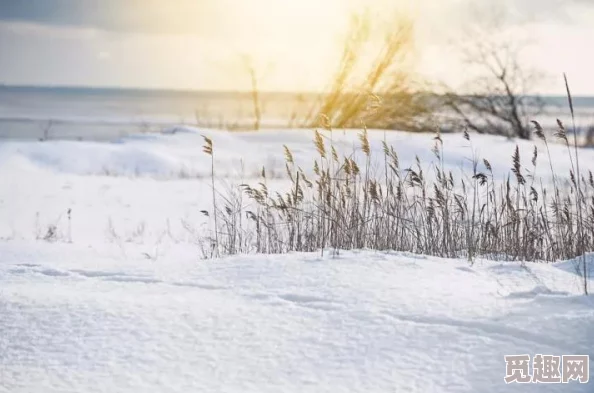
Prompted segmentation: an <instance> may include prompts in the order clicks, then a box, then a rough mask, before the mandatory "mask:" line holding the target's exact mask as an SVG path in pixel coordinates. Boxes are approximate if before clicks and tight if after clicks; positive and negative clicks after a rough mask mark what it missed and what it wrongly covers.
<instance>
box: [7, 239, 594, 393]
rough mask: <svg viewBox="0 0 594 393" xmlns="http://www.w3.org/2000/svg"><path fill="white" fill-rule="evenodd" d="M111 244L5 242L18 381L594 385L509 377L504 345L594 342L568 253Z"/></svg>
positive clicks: (588, 350) (36, 384)
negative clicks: (460, 257) (149, 252)
mask: <svg viewBox="0 0 594 393" xmlns="http://www.w3.org/2000/svg"><path fill="white" fill-rule="evenodd" d="M110 253H111V251H108V250H105V249H97V250H94V249H90V248H86V247H76V246H74V245H66V244H62V245H61V244H42V243H34V244H32V243H26V244H23V243H19V242H8V243H0V288H2V292H1V293H2V296H1V297H0V299H1V300H0V314H1V315H2V318H1V319H0V348H1V349H2V351H0V381H1V383H0V385H1V386H2V387H3V388H4V389H6V390H7V391H11V392H13V391H14V392H16V391H44V392H63V391H79V392H81V391H84V392H114V391H117V392H139V391H142V392H164V391H166V392H189V391H205V392H206V391H217V392H279V391H282V392H394V391H398V392H400V391H409V392H423V393H426V392H509V391H512V392H513V391H518V392H519V391H521V392H543V391H546V392H589V391H591V387H590V386H588V385H581V384H578V383H571V384H566V385H542V384H532V385H513V384H512V385H506V384H505V383H504V380H503V378H504V376H505V375H504V374H505V363H504V360H503V357H504V355H508V354H525V353H528V354H531V355H534V354H538V353H542V354H555V355H562V354H589V355H594V351H593V347H592V342H593V340H594V330H592V329H591V326H592V324H593V323H594V302H593V301H592V299H591V298H589V297H583V296H579V286H576V285H575V281H574V276H573V275H572V274H570V273H568V272H565V271H564V270H562V269H559V268H557V267H555V266H553V265H536V264H535V265H530V266H529V267H528V268H526V267H522V266H521V265H519V264H516V263H503V264H502V263H491V262H478V263H477V264H475V265H474V266H473V267H470V266H468V264H467V263H465V262H463V261H457V260H444V259H437V258H426V257H419V256H410V255H404V254H398V253H396V254H389V253H373V252H343V253H341V254H340V255H338V256H326V257H323V258H321V257H320V255H319V254H292V255H285V256H264V255H262V256H243V257H235V258H229V259H225V260H220V261H213V262H204V263H196V260H195V257H194V253H193V251H192V249H191V248H187V249H186V248H183V247H181V246H178V247H176V248H172V249H170V250H169V252H168V253H166V254H165V255H162V256H161V257H160V258H159V259H158V260H156V261H152V262H151V261H148V260H147V259H146V258H144V257H142V256H141V249H134V248H128V249H127V255H128V257H127V258H125V259H122V258H121V256H120V257H118V252H117V251H115V250H113V253H112V254H110Z"/></svg>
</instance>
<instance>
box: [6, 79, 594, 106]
mask: <svg viewBox="0 0 594 393" xmlns="http://www.w3.org/2000/svg"><path fill="white" fill-rule="evenodd" d="M6 92H15V93H53V94H55V93H64V94H68V93H70V94H85V95H109V94H118V95H128V96H138V95H141V96H147V95H160V96H169V95H177V96H179V95H184V96H200V97H212V98H235V97H238V96H239V97H242V96H249V95H250V94H251V92H250V91H244V90H200V89H173V88H142V87H116V86H106V87H99V86H59V85H56V86H49V85H10V84H0V93H6ZM260 94H261V95H264V96H267V97H268V98H273V97H275V96H276V97H279V98H295V97H297V96H302V97H303V98H304V99H307V98H311V97H316V96H317V95H319V94H320V93H319V92H314V91H282V90H279V91H272V90H263V91H261V92H260ZM534 96H536V95H534ZM540 97H541V98H543V99H544V100H545V101H547V103H549V104H556V103H558V104H565V103H566V102H567V97H566V96H564V95H554V94H544V95H541V96H540ZM573 100H574V104H575V105H576V106H594V105H593V103H594V95H591V96H589V95H581V96H574V97H573Z"/></svg>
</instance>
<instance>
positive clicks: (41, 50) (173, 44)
mask: <svg viewBox="0 0 594 393" xmlns="http://www.w3.org/2000/svg"><path fill="white" fill-rule="evenodd" d="M363 9H370V10H371V11H372V15H373V16H374V17H377V18H378V21H380V19H382V18H383V20H381V22H382V23H383V24H381V23H379V22H378V25H382V26H383V25H384V24H387V25H388V26H389V24H390V23H391V22H392V21H393V20H394V19H391V18H394V16H395V15H397V14H398V13H400V14H406V15H407V16H408V17H410V18H412V20H413V21H414V26H415V28H414V31H415V42H414V51H413V52H412V54H411V58H412V62H411V64H412V68H411V69H412V70H414V73H415V74H416V75H418V76H419V77H421V78H423V79H427V80H431V81H432V82H433V81H436V82H439V83H445V84H447V85H448V86H452V87H453V88H456V87H460V86H465V85H467V84H468V83H469V80H468V75H470V74H472V73H470V72H469V71H468V65H467V64H466V63H464V62H463V61H462V57H461V54H460V53H461V50H460V47H462V46H463V43H465V42H466V41H469V40H470V39H472V38H473V37H476V36H477V35H476V34H475V33H474V32H480V34H481V35H483V36H485V37H499V38H501V37H503V39H504V40H508V41H509V42H513V44H514V45H516V44H517V45H519V44H520V43H521V44H522V45H521V49H522V50H521V51H520V52H519V53H520V54H519V56H520V57H521V63H522V64H523V65H524V66H525V67H526V68H529V69H534V70H537V71H538V72H539V73H541V74H542V76H543V77H542V78H539V80H538V82H537V83H536V84H535V86H534V87H533V89H534V90H535V92H539V93H543V94H563V92H564V85H563V82H562V73H563V72H566V73H567V75H568V77H569V80H570V84H571V85H572V90H573V93H574V94H576V95H594V76H593V73H592V70H593V69H594V54H592V51H591V47H592V44H594V0H0V83H4V84H11V85H13V84H17V85H51V86H64V85H66V86H72V85H73V86H116V87H139V88H173V89H204V90H247V89H248V88H249V83H250V80H249V76H248V74H247V72H246V69H245V67H244V64H243V62H242V60H241V59H242V56H244V55H247V56H250V57H251V58H252V59H253V62H254V65H255V69H256V70H257V73H258V78H259V81H260V87H261V88H262V89H263V90H287V91H295V90H304V91H307V90H319V89H320V88H322V87H323V86H325V85H326V84H327V81H328V78H329V77H330V76H331V75H332V72H333V70H334V69H335V67H336V64H337V59H338V56H339V55H340V51H341V49H342V45H341V43H342V42H343V39H344V35H345V32H346V27H347V25H348V21H349V16H351V15H352V13H353V12H360V11H362V10H363Z"/></svg>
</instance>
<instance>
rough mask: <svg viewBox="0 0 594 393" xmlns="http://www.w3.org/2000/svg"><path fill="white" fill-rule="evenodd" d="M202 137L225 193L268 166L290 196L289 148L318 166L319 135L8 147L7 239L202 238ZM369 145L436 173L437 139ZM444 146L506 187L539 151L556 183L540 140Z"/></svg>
mask: <svg viewBox="0 0 594 393" xmlns="http://www.w3.org/2000/svg"><path fill="white" fill-rule="evenodd" d="M202 135H206V136H208V137H210V138H212V139H213V142H214V149H215V161H216V165H215V167H216V176H217V188H219V189H220V190H226V189H229V188H230V187H232V186H233V185H238V184H241V183H252V184H255V183H257V182H259V181H260V180H259V179H258V176H259V174H260V172H261V169H262V167H266V170H267V176H268V186H269V188H271V189H275V188H276V189H280V190H283V189H286V188H285V187H284V186H285V185H286V179H285V177H284V176H285V164H284V163H285V161H284V151H283V145H285V144H286V145H287V146H288V147H289V148H290V149H291V151H292V152H293V156H294V159H295V162H296V164H297V165H298V166H300V167H302V168H304V170H306V171H310V170H311V168H312V167H313V161H314V159H316V158H317V153H316V150H315V147H314V144H313V142H312V140H313V132H309V131H303V130H278V131H275V132H273V131H262V132H258V133H255V132H242V133H232V132H221V131H211V130H196V129H192V128H182V127H179V128H173V129H170V130H167V132H165V133H163V134H151V135H137V136H133V137H128V138H124V139H121V140H118V141H115V142H113V143H100V142H74V141H48V142H23V141H2V142H0V178H1V179H2V181H1V182H0V238H4V239H21V240H23V239H35V238H36V237H43V234H44V233H46V231H47V227H48V226H50V225H55V226H57V227H58V230H59V232H60V234H61V235H62V238H68V239H71V240H73V241H74V242H75V243H83V244H97V243H98V242H105V241H108V240H109V239H111V240H113V238H118V239H119V240H121V241H122V242H134V243H139V242H140V243H146V244H154V243H155V242H157V241H159V240H160V239H161V240H162V239H163V237H164V234H166V235H167V236H165V237H167V238H168V239H169V238H172V240H173V241H174V242H177V241H181V242H187V241H189V240H190V237H191V234H189V232H188V230H187V229H188V223H190V224H191V225H190V226H192V227H193V228H192V230H193V231H198V230H200V228H201V227H202V226H203V225H205V219H204V217H202V215H201V214H200V210H204V209H209V208H210V207H211V206H212V201H211V191H210V178H209V176H210V162H209V157H208V156H206V155H205V154H204V153H203V152H202V145H203V143H204V141H203V138H202ZM324 136H325V138H326V140H327V141H329V140H330V139H332V141H333V143H334V145H335V146H336V147H337V149H338V150H339V154H345V155H348V156H350V155H351V154H352V152H353V149H359V145H360V143H359V141H358V135H357V133H356V132H346V133H344V132H342V131H335V132H333V133H332V134H330V133H325V134H324ZM369 137H370V142H371V148H372V150H373V151H374V154H375V157H377V158H378V159H379V160H381V159H382V157H383V156H382V153H381V151H382V143H381V142H382V140H383V139H384V138H385V139H386V141H387V142H388V144H390V145H393V146H394V148H395V149H396V151H397V152H398V154H399V158H400V163H401V167H402V168H407V167H410V166H411V165H414V161H415V156H419V158H420V160H421V162H422V163H423V167H424V168H425V170H426V174H429V175H430V174H431V173H432V171H431V170H430V169H431V165H432V164H433V163H434V161H435V157H434V156H433V153H432V152H431V148H432V146H433V140H432V139H433V135H431V134H409V133H403V132H386V133H384V132H382V131H370V133H369ZM443 139H444V162H445V166H446V169H449V170H452V171H453V172H454V173H459V172H460V170H461V169H462V168H465V169H467V170H469V169H470V167H471V165H472V164H471V162H470V158H472V157H473V156H476V157H477V158H479V161H480V159H482V158H486V159H488V160H489V161H490V163H491V166H492V167H493V170H494V173H495V176H496V177H497V178H499V179H504V178H505V176H507V175H508V174H509V169H510V167H511V154H512V153H513V150H514V148H515V145H516V143H518V145H519V148H520V154H521V157H522V160H523V163H524V164H525V165H527V166H530V165H531V164H529V161H530V158H531V155H532V150H533V147H534V144H536V145H537V146H538V147H539V149H540V153H539V157H538V166H537V175H539V176H542V177H543V181H544V182H545V183H546V182H547V181H549V180H550V169H549V163H548V157H547V155H546V154H545V149H544V146H543V145H542V143H541V142H540V141H535V142H534V143H533V142H525V141H511V140H508V139H506V138H503V137H496V136H480V135H472V140H471V144H470V143H469V142H468V141H466V140H464V138H463V137H462V135H460V134H452V135H443ZM550 151H551V155H552V156H553V161H554V163H553V166H554V168H555V171H556V173H557V174H558V175H566V174H568V172H569V168H570V167H571V163H570V160H569V158H568V156H567V150H566V149H565V148H564V147H563V146H561V145H556V144H553V145H551V146H550ZM357 157H358V158H359V160H360V163H361V165H364V161H363V160H364V157H363V155H362V154H361V153H360V152H359V154H358V156H357ZM372 165H373V167H374V168H375V169H376V170H377V171H378V172H381V171H382V170H383V168H384V164H383V162H381V161H373V162H372ZM481 165H482V164H481ZM580 165H581V167H582V170H586V169H594V149H582V150H581V152H580ZM481 169H482V170H484V168H482V166H479V170H481ZM68 209H71V222H70V223H68V222H67V211H68ZM147 212H150V214H147ZM182 221H183V222H184V224H182ZM68 226H70V227H71V230H70V231H69V232H70V235H68V234H67V232H68V229H67V228H68ZM114 232H115V235H114ZM166 240H167V239H166Z"/></svg>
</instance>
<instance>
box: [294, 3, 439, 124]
mask: <svg viewBox="0 0 594 393" xmlns="http://www.w3.org/2000/svg"><path fill="white" fill-rule="evenodd" d="M372 26H373V24H372V23H371V19H370V17H369V15H367V14H356V15H353V17H352V19H351V23H350V28H349V30H348V34H347V37H346V39H345V43H344V48H343V52H342V56H341V58H340V61H339V64H338V67H337V70H336V72H335V74H334V76H333V77H332V80H331V82H330V83H329V85H328V87H327V88H326V89H325V93H324V94H321V95H319V96H318V99H317V101H316V102H315V103H314V104H313V105H312V106H311V108H310V110H309V112H308V114H307V115H306V116H305V118H304V120H303V122H302V124H301V125H302V126H303V127H317V126H319V125H321V126H322V127H324V128H326V129H329V128H338V129H341V128H342V129H344V128H358V127H360V125H361V122H365V124H367V125H369V126H370V127H373V128H381V129H399V130H411V131H419V130H422V131H425V130H427V124H428V119H429V118H430V115H431V109H430V107H429V105H428V102H427V100H426V97H424V96H423V95H422V94H420V93H419V91H421V90H422V86H419V85H418V83H416V82H415V81H414V80H413V76H412V75H411V73H409V72H407V71H406V70H405V69H404V66H403V65H404V63H405V60H406V59H407V57H408V56H409V54H410V50H411V47H412V45H413V41H414V35H413V23H412V21H411V20H410V19H407V18H405V17H400V18H397V19H396V20H392V21H391V23H390V25H389V26H387V30H382V33H383V43H382V45H381V46H380V48H381V49H380V50H379V51H378V52H377V53H376V56H375V59H374V60H373V61H372V63H371V67H369V68H368V69H367V70H366V71H364V74H363V76H361V75H359V72H360V69H359V68H360V63H361V61H362V58H363V55H364V53H365V51H366V49H367V48H368V47H369V44H370V42H374V40H373V39H372V38H371V37H372V34H371V33H372ZM320 120H322V122H321V124H320V123H319V122H320Z"/></svg>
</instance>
